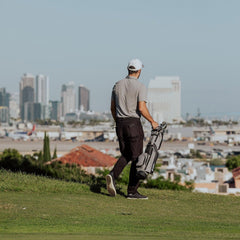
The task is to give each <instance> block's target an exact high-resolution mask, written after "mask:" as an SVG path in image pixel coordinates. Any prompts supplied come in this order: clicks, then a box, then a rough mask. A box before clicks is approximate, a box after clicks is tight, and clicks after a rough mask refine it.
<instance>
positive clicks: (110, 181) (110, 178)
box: [106, 156, 128, 197]
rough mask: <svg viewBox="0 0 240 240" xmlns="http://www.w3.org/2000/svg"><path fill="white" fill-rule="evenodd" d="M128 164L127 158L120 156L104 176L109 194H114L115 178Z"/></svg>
mask: <svg viewBox="0 0 240 240" xmlns="http://www.w3.org/2000/svg"><path fill="white" fill-rule="evenodd" d="M127 164H128V162H127V160H126V158H125V157H123V156H121V157H120V158H119V159H118V161H117V162H116V164H115V165H114V167H113V169H112V171H111V172H110V174H108V175H107V176H106V181H107V190H108V192H109V194H110V195H111V196H113V197H115V196H116V194H117V192H116V188H115V180H116V179H118V177H119V175H120V174H121V172H122V171H123V169H124V168H125V167H126V165H127Z"/></svg>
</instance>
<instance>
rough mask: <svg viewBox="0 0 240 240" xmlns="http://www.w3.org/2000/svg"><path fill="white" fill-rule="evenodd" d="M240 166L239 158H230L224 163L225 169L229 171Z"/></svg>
mask: <svg viewBox="0 0 240 240" xmlns="http://www.w3.org/2000/svg"><path fill="white" fill-rule="evenodd" d="M239 166H240V156H234V157H230V158H229V159H228V160H227V162H226V167H227V168H228V170H229V171H231V170H233V169H234V168H237V167H239Z"/></svg>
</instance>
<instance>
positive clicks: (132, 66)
mask: <svg viewBox="0 0 240 240" xmlns="http://www.w3.org/2000/svg"><path fill="white" fill-rule="evenodd" d="M143 67H144V66H143V64H142V62H141V61H140V60H139V59H137V58H136V59H132V60H131V61H130V62H129V63H128V67H127V68H128V70H131V71H133V72H137V71H138V70H141V69H142V68H143Z"/></svg>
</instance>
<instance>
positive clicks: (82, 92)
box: [78, 85, 90, 111]
mask: <svg viewBox="0 0 240 240" xmlns="http://www.w3.org/2000/svg"><path fill="white" fill-rule="evenodd" d="M89 98H90V92H89V90H88V89H87V88H86V87H84V86H82V85H80V86H79V87H78V110H83V111H89V100H90V99H89Z"/></svg>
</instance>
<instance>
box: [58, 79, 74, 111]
mask: <svg viewBox="0 0 240 240" xmlns="http://www.w3.org/2000/svg"><path fill="white" fill-rule="evenodd" d="M75 100H76V98H75V90H74V83H73V82H69V83H68V84H64V85H62V91H61V102H62V114H63V116H65V115H66V113H73V112H75V110H76V104H75Z"/></svg>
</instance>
